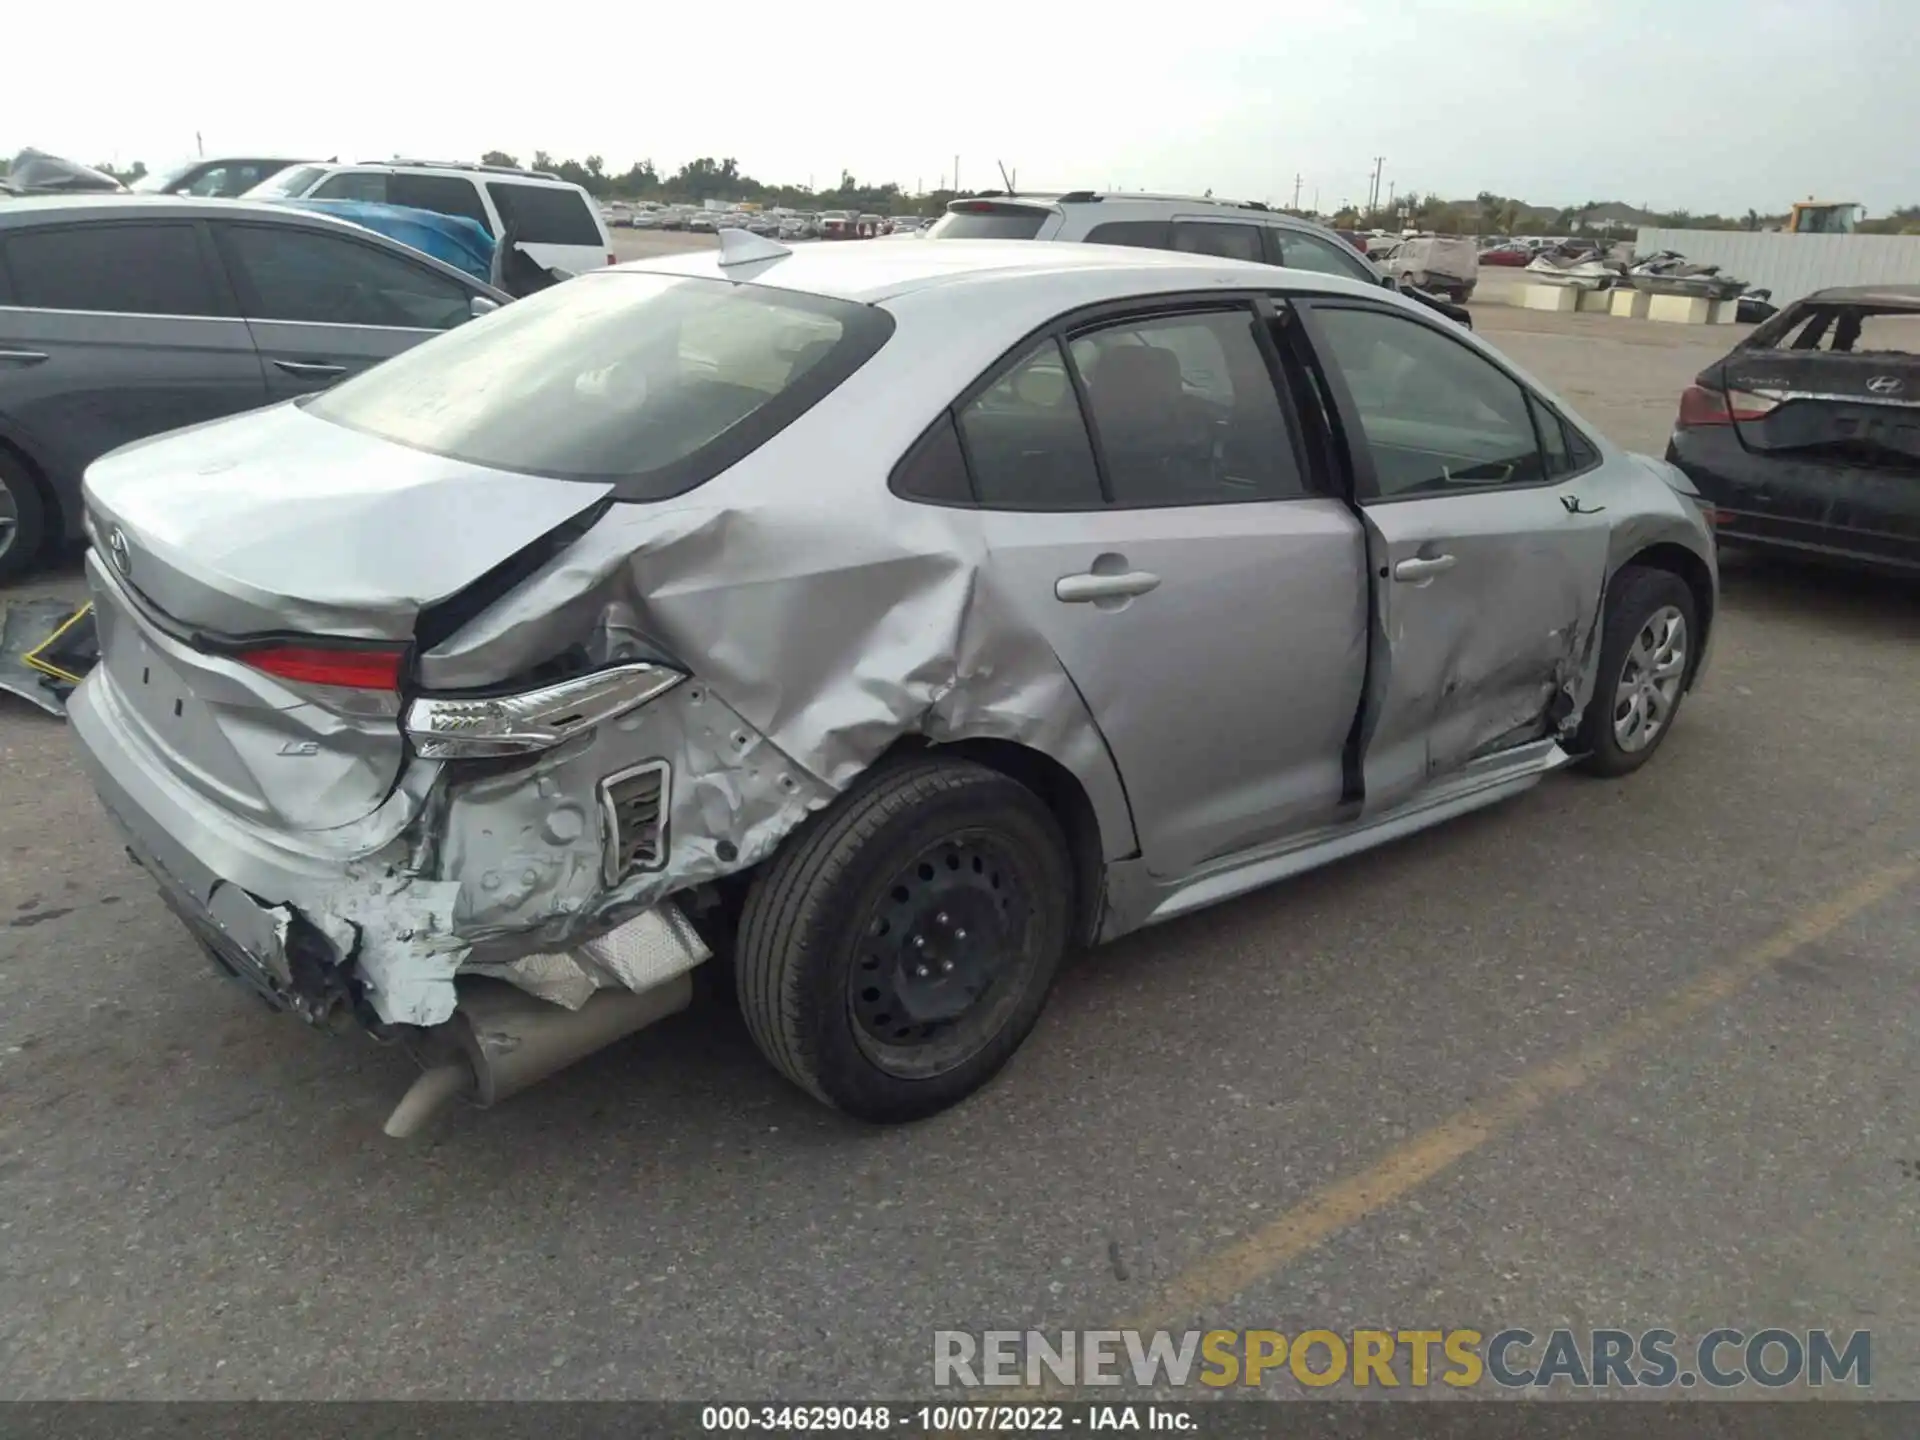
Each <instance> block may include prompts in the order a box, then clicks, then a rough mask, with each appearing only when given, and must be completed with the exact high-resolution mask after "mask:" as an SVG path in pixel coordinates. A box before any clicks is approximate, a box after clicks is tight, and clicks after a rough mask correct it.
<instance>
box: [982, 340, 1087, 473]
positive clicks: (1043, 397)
mask: <svg viewBox="0 0 1920 1440" xmlns="http://www.w3.org/2000/svg"><path fill="white" fill-rule="evenodd" d="M960 438H961V440H962V441H963V442H964V443H965V445H966V453H967V460H968V461H969V462H970V464H971V466H972V470H973V484H974V489H975V491H976V492H977V493H978V495H979V499H980V503H981V504H982V505H985V506H987V507H988V508H989V509H994V510H1091V509H1096V508H1098V507H1099V506H1100V505H1101V503H1102V499H1101V494H1100V471H1099V469H1098V467H1096V466H1095V464H1094V460H1093V445H1092V442H1090V441H1089V440H1088V439H1087V425H1086V421H1085V419H1083V418H1082V416H1081V414H1080V402H1079V400H1078V399H1077V398H1076V397H1075V395H1074V393H1073V379H1072V377H1071V376H1070V375H1069V374H1068V373H1067V364H1066V357H1065V356H1064V355H1063V354H1062V353H1061V350H1060V342H1059V341H1058V340H1054V339H1051V338H1049V339H1047V340H1043V341H1041V342H1040V343H1039V344H1038V345H1037V346H1035V347H1034V348H1033V349H1032V350H1030V351H1029V352H1027V354H1026V355H1025V356H1024V357H1023V358H1022V359H1021V360H1020V361H1019V363H1018V364H1016V365H1015V366H1014V367H1013V368H1012V369H1011V370H1009V371H1008V372H1007V373H1006V374H1005V375H1003V376H1001V377H1000V379H999V380H997V381H995V382H994V383H993V384H992V385H990V386H988V387H987V389H986V390H985V391H983V392H982V393H981V394H980V395H979V396H978V397H976V398H975V399H974V400H973V402H972V403H971V404H969V405H967V406H966V407H965V408H963V409H962V410H961V411H960Z"/></svg>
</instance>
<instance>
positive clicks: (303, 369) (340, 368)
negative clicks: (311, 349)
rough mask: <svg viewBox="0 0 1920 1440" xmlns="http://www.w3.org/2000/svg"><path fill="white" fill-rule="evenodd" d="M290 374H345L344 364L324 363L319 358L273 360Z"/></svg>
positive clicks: (308, 376)
mask: <svg viewBox="0 0 1920 1440" xmlns="http://www.w3.org/2000/svg"><path fill="white" fill-rule="evenodd" d="M273 363H274V364H275V365H277V366H279V367H280V369H282V370H284V371H286V372H287V374H289V375H298V376H300V377H301V378H303V379H315V380H318V379H324V378H325V377H326V376H328V375H344V374H346V373H347V367H346V366H344V365H323V364H321V363H320V362H319V361H317V360H276V361H274V362H273Z"/></svg>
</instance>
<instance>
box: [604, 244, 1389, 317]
mask: <svg viewBox="0 0 1920 1440" xmlns="http://www.w3.org/2000/svg"><path fill="white" fill-rule="evenodd" d="M720 259H721V252H720V251H718V250H695V251H688V252H685V253H682V254H678V255H661V256H654V257H651V258H649V259H646V260H634V261H629V262H628V263H626V264H624V265H617V266H614V267H612V273H618V272H620V271H645V272H651V273H656V274H675V275H695V276H702V277H709V278H712V279H716V280H733V281H751V282H752V283H754V284H756V285H767V286H771V287H774V288H776V289H782V290H800V291H805V292H809V293H812V294H818V295H830V296H833V297H835V298H838V299H842V300H854V301H859V302H861V303H864V304H874V303H877V302H879V301H882V300H887V299H891V298H893V297H895V296H898V295H905V294H908V293H910V292H912V291H915V290H923V289H927V288H929V287H931V286H934V285H955V284H966V283H969V282H971V281H977V280H986V279H993V280H996V281H1007V280H1019V279H1030V280H1032V281H1033V282H1034V283H1036V284H1044V283H1046V282H1047V280H1049V279H1050V278H1052V277H1056V276H1059V275H1061V274H1064V273H1067V272H1082V273H1085V272H1105V273H1107V274H1109V275H1111V276H1112V277H1113V278H1114V280H1115V281H1116V282H1120V281H1123V280H1133V281H1138V282H1141V285H1142V288H1143V289H1145V290H1146V291H1148V292H1150V293H1151V292H1164V291H1170V290H1180V289H1183V288H1193V289H1206V288H1211V287H1215V286H1219V285H1222V284H1232V283H1234V282H1236V281H1238V282H1240V283H1244V284H1245V285H1247V286H1248V287H1253V286H1259V285H1270V284H1272V283H1274V277H1275V276H1276V275H1294V276H1306V277H1309V278H1310V279H1311V280H1312V282H1313V284H1314V287H1315V288H1331V289H1335V290H1339V291H1343V292H1348V293H1352V294H1356V295H1377V294H1378V293H1379V292H1378V290H1377V289H1375V288H1374V287H1371V286H1367V285H1363V284H1361V283H1360V282H1358V281H1355V280H1345V279H1342V278H1340V277H1339V276H1335V275H1326V274H1322V273H1320V272H1318V271H1312V272H1308V271H1288V270H1282V269H1281V268H1280V267H1279V266H1276V265H1258V264H1254V263H1253V262H1251V261H1246V260H1227V259H1223V258H1220V257H1217V256H1212V255H1190V254H1184V253H1181V252H1178V251H1172V250H1146V249H1135V248H1132V247H1127V246H1120V245H1077V244H1067V243H1062V242H1059V241H1037V240H914V241H909V242H904V243H902V244H899V245H797V246H795V247H794V248H793V250H791V251H790V252H789V253H788V254H787V255H785V256H782V257H780V258H778V259H773V260H764V261H756V262H749V263H746V264H739V265H731V266H722V265H721V264H720ZM1117 288H1118V289H1121V290H1123V291H1124V289H1125V286H1124V285H1118V286H1117Z"/></svg>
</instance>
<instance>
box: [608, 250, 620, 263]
mask: <svg viewBox="0 0 1920 1440" xmlns="http://www.w3.org/2000/svg"><path fill="white" fill-rule="evenodd" d="M607 263H608V264H609V265H618V264H619V263H620V257H619V256H618V255H616V254H614V253H613V251H611V250H609V251H608V252H607Z"/></svg>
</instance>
